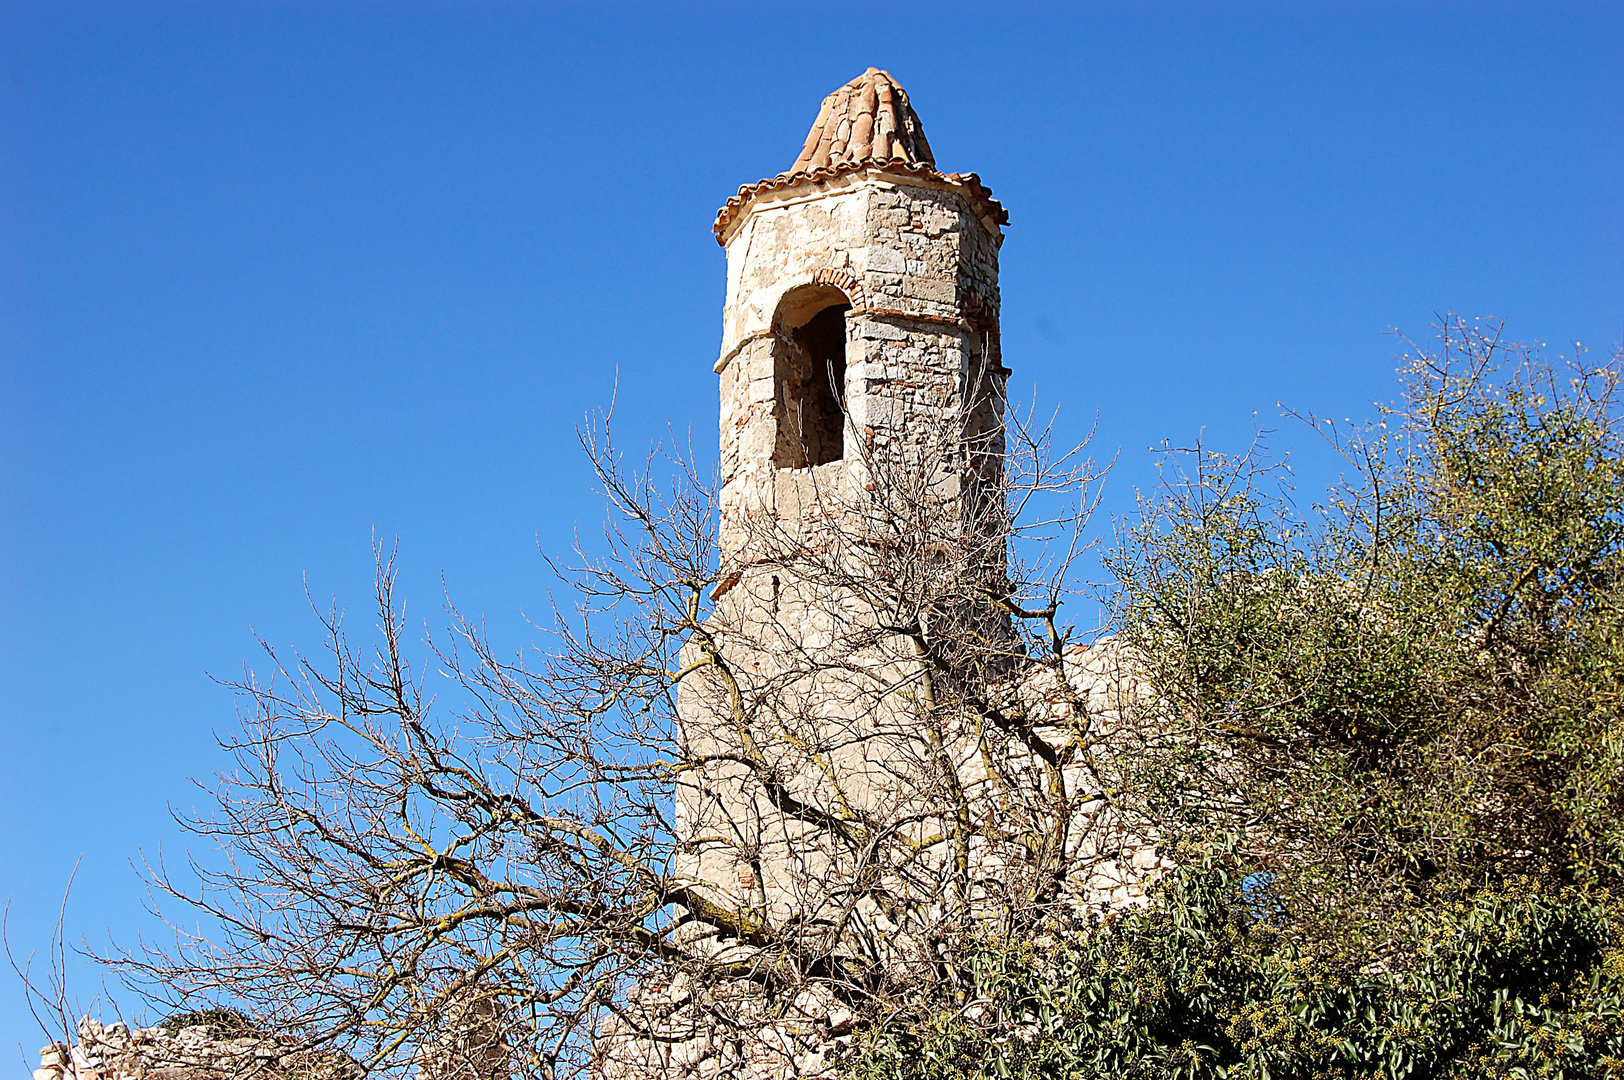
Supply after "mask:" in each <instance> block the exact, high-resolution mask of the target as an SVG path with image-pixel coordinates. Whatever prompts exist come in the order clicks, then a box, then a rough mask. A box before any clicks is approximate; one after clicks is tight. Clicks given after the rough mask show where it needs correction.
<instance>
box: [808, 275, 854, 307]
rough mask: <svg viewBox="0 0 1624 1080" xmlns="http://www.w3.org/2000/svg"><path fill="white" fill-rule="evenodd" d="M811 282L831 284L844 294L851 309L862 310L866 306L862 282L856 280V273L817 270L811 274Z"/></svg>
mask: <svg viewBox="0 0 1624 1080" xmlns="http://www.w3.org/2000/svg"><path fill="white" fill-rule="evenodd" d="M812 284H814V285H833V286H834V287H835V288H837V289H839V290H840V291H841V292H843V293H845V294H846V299H847V300H850V301H851V309H852V310H853V311H862V310H863V309H865V308H866V307H868V303H867V302H866V301H865V300H864V298H863V283H862V282H861V281H858V280H857V275H856V274H853V273H851V272H850V271H848V270H819V271H817V272H816V273H814V274H813V275H812Z"/></svg>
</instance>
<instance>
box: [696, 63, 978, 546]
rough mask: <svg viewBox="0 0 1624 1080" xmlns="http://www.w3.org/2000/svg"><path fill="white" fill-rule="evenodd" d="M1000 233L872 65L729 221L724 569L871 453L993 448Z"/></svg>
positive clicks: (726, 212)
mask: <svg viewBox="0 0 1624 1080" xmlns="http://www.w3.org/2000/svg"><path fill="white" fill-rule="evenodd" d="M1007 221H1008V215H1007V214H1006V213H1005V211H1004V208H1003V207H1002V206H1000V205H999V204H998V203H997V202H996V201H995V200H994V199H993V197H992V194H991V192H989V191H988V190H987V189H986V188H985V187H984V186H982V183H981V181H980V179H979V178H978V177H976V175H975V174H974V173H944V172H941V171H940V170H938V169H937V167H936V160H935V158H934V157H933V156H932V154H931V149H930V144H929V143H928V142H926V141H925V132H924V128H923V127H922V126H921V124H920V122H919V117H918V115H917V114H915V112H914V110H913V108H912V106H911V105H909V103H908V95H907V93H906V92H905V91H904V90H903V89H902V87H901V86H899V85H898V84H897V82H896V80H895V79H893V78H892V77H891V76H890V75H889V74H888V73H887V72H884V71H880V70H877V69H875V68H869V69H868V71H866V72H865V73H863V74H862V75H860V76H858V77H857V78H855V79H853V80H852V81H851V82H849V83H847V84H846V85H845V86H842V87H841V88H840V89H838V90H836V91H835V92H834V93H832V94H830V95H829V96H828V97H827V98H825V99H824V101H823V107H822V108H821V109H820V110H819V112H818V118H817V121H816V122H815V123H814V124H813V125H812V130H811V132H810V133H809V134H808V135H807V137H806V144H805V146H804V147H803V148H802V150H801V154H800V157H798V158H797V159H796V160H795V163H794V164H793V165H792V166H790V168H789V169H788V171H786V172H783V173H780V174H779V175H777V176H775V177H773V178H771V179H768V180H762V181H760V182H759V183H755V184H751V185H748V186H746V187H741V188H740V189H739V193H738V194H737V195H735V196H734V197H733V198H731V199H729V200H728V201H727V205H726V206H724V207H722V209H721V211H720V212H719V213H718V214H717V216H716V225H715V232H716V239H717V242H718V243H720V244H721V245H722V246H723V247H724V248H726V249H727V303H726V307H725V308H724V310H723V316H722V353H721V357H720V359H718V360H717V362H716V371H717V372H718V373H719V374H720V375H721V397H722V417H721V420H722V430H721V451H722V479H723V483H724V487H723V499H722V505H723V515H722V536H721V543H722V549H723V550H722V555H723V562H724V565H726V564H729V563H731V564H734V565H739V564H747V563H748V562H749V561H750V553H749V552H748V551H746V550H744V547H745V546H746V545H745V541H744V540H743V533H742V531H741V530H740V529H739V528H736V527H733V526H736V525H738V524H739V519H740V515H748V514H752V513H768V514H773V515H776V516H777V517H779V518H780V519H783V520H785V521H786V522H792V521H793V519H794V518H795V517H796V516H798V515H801V514H804V513H806V512H807V509H808V507H810V506H811V505H812V503H813V501H815V500H814V499H812V497H811V493H812V492H814V491H815V490H817V489H823V490H828V491H838V490H840V489H841V487H842V485H845V484H850V483H853V482H856V481H858V480H860V477H859V476H858V474H857V472H856V471H855V469H854V466H855V465H856V463H857V462H858V461H859V460H860V459H862V458H863V457H865V456H870V457H872V456H879V457H886V456H891V455H897V454H902V453H906V452H907V447H908V444H909V442H910V439H913V440H916V441H917V439H918V438H919V437H920V436H921V433H922V432H923V431H924V430H926V429H927V428H930V429H935V428H939V427H940V426H941V423H942V422H943V421H944V420H946V419H950V418H954V417H963V418H964V419H965V422H966V423H967V424H969V425H970V427H971V428H972V429H974V428H977V427H979V428H981V429H984V430H985V431H986V433H987V434H988V436H989V437H993V438H995V437H996V435H995V430H996V428H997V415H996V413H997V411H998V408H999V406H998V402H999V401H1000V400H1001V398H1002V389H1003V377H1004V375H1005V372H1004V370H1003V367H1002V364H1001V362H1000V357H999V344H998V248H999V245H1000V244H1001V243H1002V242H1003V231H1002V226H1003V225H1004V224H1005V223H1006V222H1007ZM971 434H972V435H973V434H974V431H971ZM943 479H944V481H945V482H947V483H948V484H950V485H951V484H953V483H954V482H955V481H954V479H953V478H951V477H944V478H943Z"/></svg>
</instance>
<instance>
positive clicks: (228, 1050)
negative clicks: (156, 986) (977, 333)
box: [34, 1019, 359, 1080]
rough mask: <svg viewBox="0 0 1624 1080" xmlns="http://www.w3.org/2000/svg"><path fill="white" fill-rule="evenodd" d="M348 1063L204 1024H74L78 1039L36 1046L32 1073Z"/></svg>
mask: <svg viewBox="0 0 1624 1080" xmlns="http://www.w3.org/2000/svg"><path fill="white" fill-rule="evenodd" d="M358 1075H359V1071H358V1070H357V1069H355V1067H354V1063H353V1062H351V1061H349V1060H348V1059H346V1058H339V1057H335V1056H333V1055H331V1054H323V1053H314V1052H311V1051H308V1050H301V1049H299V1048H298V1046H297V1044H296V1042H295V1041H294V1040H292V1039H287V1038H280V1037H276V1036H269V1035H259V1034H244V1035H240V1036H232V1035H229V1034H224V1033H222V1032H220V1031H219V1030H218V1029H217V1028H214V1027H210V1026H208V1025H194V1026H191V1027H182V1028H180V1029H179V1030H176V1031H169V1030H167V1029H165V1028H161V1027H153V1028H131V1027H130V1026H129V1025H128V1024H124V1023H116V1024H107V1025H103V1024H101V1023H100V1022H98V1021H96V1020H91V1019H86V1020H82V1021H80V1023H79V1031H78V1042H77V1043H76V1044H75V1045H72V1046H69V1045H68V1044H67V1043H51V1044H50V1045H48V1046H46V1047H44V1048H43V1049H41V1050H40V1067H39V1068H38V1069H35V1070H34V1080H352V1078H353V1077H355V1076H358Z"/></svg>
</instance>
